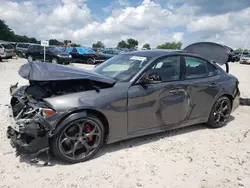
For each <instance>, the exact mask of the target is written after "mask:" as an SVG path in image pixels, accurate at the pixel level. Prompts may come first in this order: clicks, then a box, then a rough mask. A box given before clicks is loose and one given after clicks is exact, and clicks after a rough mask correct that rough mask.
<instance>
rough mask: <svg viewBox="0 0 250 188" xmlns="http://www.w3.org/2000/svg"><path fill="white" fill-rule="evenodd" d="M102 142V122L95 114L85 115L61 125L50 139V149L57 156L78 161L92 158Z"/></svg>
mask: <svg viewBox="0 0 250 188" xmlns="http://www.w3.org/2000/svg"><path fill="white" fill-rule="evenodd" d="M103 142H104V126H103V124H102V122H101V121H100V120H99V119H98V118H97V117H95V116H87V117H84V118H81V119H77V120H74V121H72V122H71V123H69V124H68V125H66V126H65V127H63V128H62V129H61V130H60V131H59V132H58V134H56V135H55V136H54V138H53V139H52V150H53V152H54V154H55V155H56V156H58V157H59V158H61V159H63V160H65V161H68V162H70V163H78V162H84V161H86V160H88V159H90V158H92V157H93V156H94V155H95V154H96V153H97V152H98V150H99V149H100V147H101V146H102V145H103Z"/></svg>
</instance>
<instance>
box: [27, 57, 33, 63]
mask: <svg viewBox="0 0 250 188" xmlns="http://www.w3.org/2000/svg"><path fill="white" fill-rule="evenodd" d="M29 57H31V59H32V61H31V62H30V61H29ZM27 59H28V62H29V63H32V62H33V61H34V59H33V56H32V55H28V56H27Z"/></svg>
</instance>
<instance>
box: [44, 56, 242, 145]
mask: <svg viewBox="0 0 250 188" xmlns="http://www.w3.org/2000/svg"><path fill="white" fill-rule="evenodd" d="M133 53H134V54H135V55H137V52H133ZM133 53H132V54H133ZM130 54H131V53H130ZM172 55H192V54H185V53H180V52H179V53H178V52H173V53H166V52H165V53H159V54H158V56H155V57H154V58H152V59H151V60H150V61H149V62H148V64H147V65H146V66H145V67H144V68H143V69H142V70H141V71H139V72H138V73H137V75H136V76H135V77H134V78H132V79H131V80H130V82H126V83H116V84H115V85H114V86H113V87H110V88H106V89H101V90H100V92H99V93H98V92H96V91H95V90H91V91H85V92H79V93H73V94H67V95H62V96H57V97H51V98H46V99H44V101H45V102H46V103H48V104H49V105H50V106H51V107H52V108H53V109H55V110H56V111H57V112H58V114H59V116H58V117H57V119H58V120H59V121H54V123H53V127H54V128H55V129H59V128H60V127H62V125H63V124H64V123H63V122H69V121H70V120H73V119H74V118H79V117H81V116H87V114H88V110H94V111H96V112H98V113H101V114H102V115H103V116H104V117H105V118H106V119H107V121H108V126H109V134H108V138H107V143H112V142H116V141H119V140H124V139H127V138H132V137H137V136H140V135H146V134H151V133H156V132H161V131H163V130H170V129H173V128H178V127H183V126H188V125H191V124H196V123H204V122H206V121H207V119H208V116H209V113H210V111H211V108H212V106H213V104H214V102H215V101H216V100H217V99H218V98H219V97H220V96H222V95H229V96H231V97H232V98H234V97H235V96H234V93H235V91H234V90H235V89H236V86H235V83H236V80H237V79H236V78H235V77H233V76H231V75H229V74H227V73H226V72H224V71H223V70H222V69H221V68H219V67H218V66H216V67H217V69H218V75H216V76H214V77H210V78H204V79H192V80H183V79H181V80H179V81H177V82H176V81H175V82H165V83H160V84H148V85H141V84H138V83H137V81H138V80H139V79H140V78H141V77H142V75H143V73H144V72H145V71H146V70H147V68H148V67H149V66H150V65H151V64H152V63H153V62H155V60H156V59H158V58H162V57H164V56H165V57H167V56H172ZM192 56H194V57H198V58H201V57H199V56H197V55H192ZM201 59H204V58H201ZM211 83H216V84H217V85H216V86H215V87H210V84H211ZM175 88H180V90H177V91H175V92H172V93H170V92H169V91H170V90H172V89H175ZM79 112H80V113H82V114H81V115H75V114H78V113H79ZM73 116H74V117H73ZM72 117H73V118H72ZM61 119H63V121H60V120H61Z"/></svg>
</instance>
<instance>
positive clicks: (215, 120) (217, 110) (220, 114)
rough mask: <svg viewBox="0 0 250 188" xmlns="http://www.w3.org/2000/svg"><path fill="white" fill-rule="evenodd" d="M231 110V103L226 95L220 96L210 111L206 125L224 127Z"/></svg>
mask: <svg viewBox="0 0 250 188" xmlns="http://www.w3.org/2000/svg"><path fill="white" fill-rule="evenodd" d="M226 106H227V107H226ZM223 109H224V110H223ZM221 110H222V111H221ZM231 110H232V104H231V101H230V100H229V98H228V97H226V96H223V97H220V98H219V99H218V100H217V101H216V102H215V104H214V106H213V108H212V110H211V112H210V115H209V118H208V122H207V125H208V126H209V127H211V128H220V127H224V126H225V125H226V124H227V122H228V119H229V117H230V114H231Z"/></svg>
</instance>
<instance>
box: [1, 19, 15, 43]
mask: <svg viewBox="0 0 250 188" xmlns="http://www.w3.org/2000/svg"><path fill="white" fill-rule="evenodd" d="M0 33H1V34H0V40H7V41H14V40H15V33H14V32H13V31H12V30H11V29H10V28H9V27H8V26H7V25H6V24H5V22H4V21H3V20H0Z"/></svg>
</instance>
